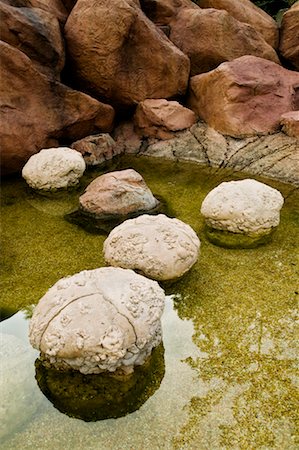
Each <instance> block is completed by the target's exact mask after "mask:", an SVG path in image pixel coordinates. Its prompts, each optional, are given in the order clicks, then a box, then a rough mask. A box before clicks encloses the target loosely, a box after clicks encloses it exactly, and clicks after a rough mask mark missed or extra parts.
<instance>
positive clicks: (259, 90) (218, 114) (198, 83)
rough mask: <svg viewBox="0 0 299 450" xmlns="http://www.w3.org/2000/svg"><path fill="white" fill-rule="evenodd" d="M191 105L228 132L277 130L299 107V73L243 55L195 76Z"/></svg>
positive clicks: (213, 125) (197, 111) (212, 124)
mask: <svg viewBox="0 0 299 450" xmlns="http://www.w3.org/2000/svg"><path fill="white" fill-rule="evenodd" d="M189 106H190V107H191V109H193V110H194V111H195V112H196V113H197V114H198V115H199V116H200V117H201V118H202V119H203V120H205V121H206V122H207V123H208V125H209V126H211V127H212V128H215V129H216V130H217V131H219V132H220V133H222V134H224V135H229V136H234V137H245V136H251V135H259V134H260V135H262V134H267V133H273V132H275V131H278V130H279V126H280V116H281V115H282V114H283V113H285V112H288V111H291V110H297V109H298V108H299V73H297V72H293V71H290V70H287V69H284V68H283V67H281V66H279V65H278V64H275V63H273V62H272V61H267V60H265V59H262V58H258V57H256V56H242V57H241V58H238V59H236V60H234V61H231V62H227V63H223V64H221V65H220V66H219V67H218V68H217V69H215V70H213V71H211V72H209V73H206V74H202V75H197V76H195V77H192V78H191V82H190V97H189Z"/></svg>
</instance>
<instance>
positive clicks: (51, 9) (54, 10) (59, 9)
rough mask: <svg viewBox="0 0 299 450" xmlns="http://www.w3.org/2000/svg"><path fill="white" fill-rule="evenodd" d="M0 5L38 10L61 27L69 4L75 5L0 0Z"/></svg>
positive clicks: (56, 1)
mask: <svg viewBox="0 0 299 450" xmlns="http://www.w3.org/2000/svg"><path fill="white" fill-rule="evenodd" d="M1 1H2V3H6V4H7V5H11V6H15V7H17V8H22V7H24V8H40V9H42V10H44V11H46V12H48V13H51V14H52V15H53V16H55V17H56V18H57V19H58V20H59V22H60V23H61V24H62V25H63V24H64V23H65V21H66V19H67V15H68V13H67V9H66V8H67V7H70V6H71V5H70V4H71V3H75V2H74V1H73V0H66V1H63V2H62V1H61V0H51V1H49V0H1Z"/></svg>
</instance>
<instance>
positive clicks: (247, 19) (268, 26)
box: [196, 0, 278, 48]
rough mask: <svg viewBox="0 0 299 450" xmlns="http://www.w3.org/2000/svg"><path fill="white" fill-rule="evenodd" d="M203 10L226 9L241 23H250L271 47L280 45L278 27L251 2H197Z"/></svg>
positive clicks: (221, 0) (246, 0)
mask: <svg viewBox="0 0 299 450" xmlns="http://www.w3.org/2000/svg"><path fill="white" fill-rule="evenodd" d="M196 3H197V5H198V6H200V7H201V8H215V9H224V10H225V11H227V12H228V13H229V14H230V15H231V16H232V17H234V18H235V19H237V20H239V22H244V23H248V24H249V25H251V26H252V27H253V28H255V29H256V31H258V32H259V33H260V34H261V35H262V36H263V38H264V39H265V41H266V42H268V44H269V45H271V47H274V48H276V47H277V45H278V26H277V24H276V22H275V20H274V19H272V17H271V16H269V14H267V13H266V12H265V11H263V10H262V9H261V8H258V7H257V6H256V5H255V4H254V3H253V2H251V1H250V0H197V1H196Z"/></svg>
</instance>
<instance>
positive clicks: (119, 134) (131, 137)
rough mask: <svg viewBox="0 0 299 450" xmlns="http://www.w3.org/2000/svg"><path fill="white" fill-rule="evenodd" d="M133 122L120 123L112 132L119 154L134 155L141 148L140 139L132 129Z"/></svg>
mask: <svg viewBox="0 0 299 450" xmlns="http://www.w3.org/2000/svg"><path fill="white" fill-rule="evenodd" d="M134 128H135V127H134V124H133V122H130V121H126V122H121V123H120V124H119V125H118V126H117V127H116V128H115V129H114V131H113V137H114V139H115V142H116V146H117V148H118V151H119V152H120V153H126V154H136V153H138V152H139V150H140V149H141V146H142V139H141V136H139V135H138V134H137V133H136V131H135V129H134Z"/></svg>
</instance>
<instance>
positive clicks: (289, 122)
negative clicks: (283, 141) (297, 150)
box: [280, 111, 299, 139]
mask: <svg viewBox="0 0 299 450" xmlns="http://www.w3.org/2000/svg"><path fill="white" fill-rule="evenodd" d="M280 124H281V125H282V131H283V132H284V133H285V134H287V135H288V136H291V137H295V138H297V139H299V111H289V112H287V113H285V114H283V115H282V116H281V121H280Z"/></svg>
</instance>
